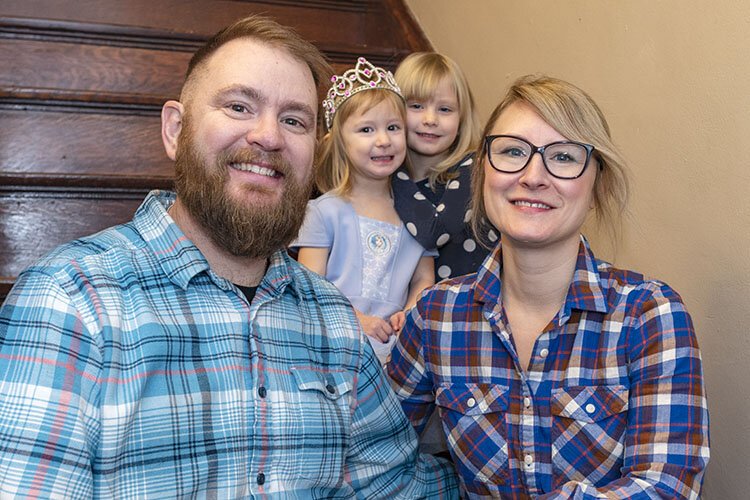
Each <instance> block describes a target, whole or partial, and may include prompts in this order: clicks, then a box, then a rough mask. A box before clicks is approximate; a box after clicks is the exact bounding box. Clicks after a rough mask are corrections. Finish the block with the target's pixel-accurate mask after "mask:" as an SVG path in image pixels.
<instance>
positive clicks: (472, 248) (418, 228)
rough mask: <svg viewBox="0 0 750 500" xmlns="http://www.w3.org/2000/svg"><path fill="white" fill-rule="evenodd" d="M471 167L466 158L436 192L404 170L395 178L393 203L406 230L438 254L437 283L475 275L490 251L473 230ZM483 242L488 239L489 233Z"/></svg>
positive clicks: (436, 266)
mask: <svg viewBox="0 0 750 500" xmlns="http://www.w3.org/2000/svg"><path fill="white" fill-rule="evenodd" d="M472 164H476V162H474V161H473V160H472V159H471V157H470V155H467V156H466V157H465V158H463V159H462V160H461V162H460V163H458V164H457V165H455V166H454V168H453V171H452V173H454V174H456V176H455V177H454V178H453V179H451V180H450V181H448V182H447V183H446V184H442V185H440V184H438V186H436V189H432V188H431V187H430V186H428V185H427V183H426V182H425V181H424V180H423V181H418V182H415V181H414V180H413V179H412V178H411V177H410V176H409V175H408V172H407V171H406V170H405V169H403V168H402V169H399V171H397V172H396V175H394V176H393V183H392V187H393V194H394V204H395V207H396V210H397V211H398V213H399V216H400V217H401V219H402V220H403V222H404V224H405V227H406V230H407V231H408V232H409V234H411V235H412V237H414V238H415V239H416V240H417V241H418V242H419V243H420V244H422V246H423V247H424V248H437V250H438V252H439V255H438V256H437V257H436V259H435V278H436V279H437V280H442V279H446V278H451V277H454V276H459V275H463V274H466V273H472V272H476V271H477V269H478V268H479V266H480V265H481V263H482V261H483V260H484V259H485V257H486V256H487V254H488V252H489V250H488V249H486V248H485V247H484V246H482V245H480V244H479V243H478V241H477V239H475V238H474V236H473V235H472V232H471V228H470V224H471V218H472V211H471V209H469V206H470V205H469V200H470V198H471V193H470V189H471V170H472V169H471V167H470V165H472ZM489 227H491V226H488V229H489ZM498 234H499V233H498ZM482 239H487V233H486V232H485V233H484V236H483V238H482ZM495 239H496V240H499V236H498V237H496V238H495Z"/></svg>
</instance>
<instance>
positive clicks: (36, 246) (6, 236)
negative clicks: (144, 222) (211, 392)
mask: <svg viewBox="0 0 750 500" xmlns="http://www.w3.org/2000/svg"><path fill="white" fill-rule="evenodd" d="M61 195H63V193H60V192H47V193H45V192H37V193H31V192H15V193H10V192H8V191H0V241H2V242H3V244H2V245H0V301H2V300H4V299H5V295H6V294H7V292H8V290H9V289H10V286H11V284H12V283H13V281H14V280H15V277H16V276H18V273H20V272H21V271H22V270H23V269H25V268H26V267H27V266H29V265H30V264H32V263H34V262H35V261H36V260H38V259H39V258H40V257H42V256H43V255H44V254H46V253H47V252H49V251H50V250H52V249H53V248H55V247H56V246H58V245H60V244H62V243H65V242H67V241H70V240H73V239H75V238H79V237H81V236H86V235H89V234H92V233H94V232H96V231H98V230H100V229H104V228H106V227H109V226H112V225H115V224H120V223H123V222H126V221H128V220H130V219H131V218H132V216H133V213H134V212H135V209H136V208H138V206H139V205H140V203H141V201H142V199H143V197H144V194H143V192H133V193H132V194H128V193H118V194H114V195H113V197H112V198H101V194H98V196H99V198H85V197H84V196H85V193H83V192H81V193H69V194H68V195H67V196H70V197H60V196H61Z"/></svg>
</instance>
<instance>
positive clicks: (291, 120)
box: [283, 118, 305, 128]
mask: <svg viewBox="0 0 750 500" xmlns="http://www.w3.org/2000/svg"><path fill="white" fill-rule="evenodd" d="M283 122H284V123H285V124H286V125H291V126H292V127H302V128H304V127H305V124H304V123H303V122H302V121H300V120H298V119H296V118H284V120H283Z"/></svg>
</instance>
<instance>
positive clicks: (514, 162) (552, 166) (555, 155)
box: [488, 136, 587, 178]
mask: <svg viewBox="0 0 750 500" xmlns="http://www.w3.org/2000/svg"><path fill="white" fill-rule="evenodd" d="M488 149H489V151H488V153H489V156H490V162H491V163H492V166H493V167H495V169H496V170H500V171H502V172H507V173H514V172H518V171H520V170H523V168H524V167H526V165H527V164H528V163H529V162H530V161H531V157H532V155H533V153H534V148H533V147H532V145H531V144H529V143H528V142H526V141H524V140H521V139H518V138H515V137H506V136H500V137H495V138H494V139H492V142H491V143H490V146H489V148H488ZM543 149H544V152H543V154H542V158H543V160H544V164H545V165H546V167H547V170H549V172H550V173H551V174H552V175H554V176H556V177H561V178H574V177H577V176H579V175H580V174H581V172H582V171H583V169H584V168H585V166H586V158H587V151H586V148H585V147H584V146H582V145H581V144H576V143H570V142H559V143H552V144H548V145H547V146H544V148H543Z"/></svg>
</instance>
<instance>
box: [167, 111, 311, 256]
mask: <svg viewBox="0 0 750 500" xmlns="http://www.w3.org/2000/svg"><path fill="white" fill-rule="evenodd" d="M258 161H260V162H262V163H266V164H268V165H271V166H272V167H273V168H274V169H276V170H277V171H278V172H280V173H282V174H283V175H284V179H283V185H284V189H283V191H282V192H281V193H269V194H270V195H274V194H275V195H277V197H278V201H275V202H270V201H269V202H265V203H264V202H259V201H256V202H251V201H247V200H244V199H233V198H232V197H231V196H230V195H229V193H228V192H227V189H226V186H227V179H228V178H229V169H230V168H231V167H230V166H229V165H230V164H231V163H255V162H258ZM299 168H303V167H302V166H300V167H299ZM292 169H293V167H292V166H291V165H289V164H288V163H287V162H286V161H284V160H283V159H282V158H281V154H279V153H277V152H271V153H267V152H261V151H256V150H252V149H245V150H241V151H227V152H225V153H223V154H221V155H220V156H219V157H218V158H217V160H216V163H215V164H213V165H209V164H208V162H207V161H206V160H205V159H204V158H203V157H202V156H201V155H200V153H199V152H198V150H197V149H196V145H195V141H194V135H193V133H192V129H191V127H190V126H189V121H184V123H183V129H182V130H181V132H180V136H179V140H178V147H177V151H176V155H175V191H176V192H177V197H178V198H179V199H180V201H181V203H182V204H183V205H184V206H185V208H186V209H187V210H188V212H189V213H190V215H191V216H192V217H193V218H194V219H195V220H196V221H197V222H198V223H199V224H200V225H201V227H202V229H203V230H204V231H205V232H206V234H207V235H208V236H209V237H210V238H211V239H212V240H213V242H214V243H215V244H216V245H217V246H219V247H220V248H222V249H224V250H225V251H227V252H229V253H231V254H232V255H236V256H240V257H250V258H268V257H269V256H270V255H271V254H272V253H274V252H275V251H276V250H279V249H281V248H285V247H286V246H287V245H288V244H289V243H291V241H292V240H293V239H294V238H295V237H296V236H297V232H298V231H299V228H300V226H301V225H302V221H303V219H304V217H305V206H306V204H307V200H308V199H309V198H310V194H311V190H312V180H311V179H310V180H308V181H306V182H305V181H303V182H300V181H298V180H297V179H296V178H295V176H294V174H293V173H292ZM251 191H256V194H263V191H266V190H264V189H263V188H261V187H258V186H253V185H247V186H243V190H242V193H241V194H245V193H248V194H251V193H250V192H251ZM266 192H268V191H266ZM279 194H280V196H278V195H279Z"/></svg>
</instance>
